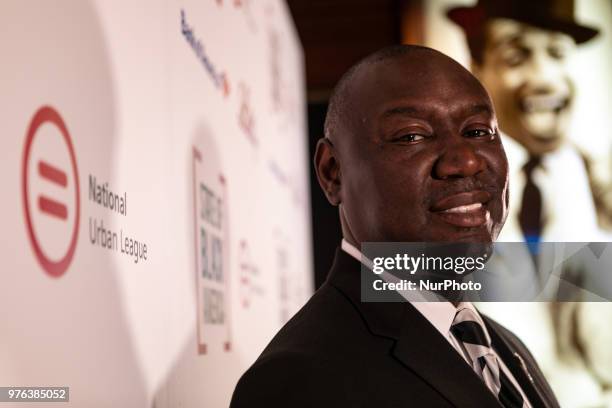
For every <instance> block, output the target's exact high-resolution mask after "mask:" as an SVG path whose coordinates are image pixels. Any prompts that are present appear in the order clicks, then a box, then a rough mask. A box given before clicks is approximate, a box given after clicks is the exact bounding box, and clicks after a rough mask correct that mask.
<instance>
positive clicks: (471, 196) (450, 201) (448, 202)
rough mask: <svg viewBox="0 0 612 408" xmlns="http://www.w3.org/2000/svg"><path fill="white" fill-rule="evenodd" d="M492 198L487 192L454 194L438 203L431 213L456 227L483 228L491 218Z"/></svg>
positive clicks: (433, 206) (432, 207)
mask: <svg viewBox="0 0 612 408" xmlns="http://www.w3.org/2000/svg"><path fill="white" fill-rule="evenodd" d="M491 198H492V196H491V194H490V193H488V192H486V191H469V192H463V193H458V194H453V195H450V196H446V197H444V198H442V199H440V200H438V201H436V202H435V203H434V205H432V206H431V211H432V212H433V213H434V214H435V215H436V216H438V217H439V218H441V219H442V220H443V221H444V222H446V223H448V224H451V225H454V226H456V227H463V228H474V227H481V226H483V225H486V224H487V222H488V221H489V219H490V217H491V215H490V214H489V210H488V209H487V203H488V202H489V201H490V200H491Z"/></svg>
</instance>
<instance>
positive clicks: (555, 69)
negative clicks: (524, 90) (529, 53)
mask: <svg viewBox="0 0 612 408" xmlns="http://www.w3.org/2000/svg"><path fill="white" fill-rule="evenodd" d="M566 68H567V67H566V64H564V63H563V62H560V61H556V60H555V59H553V58H552V57H551V56H549V55H548V54H547V53H545V52H536V53H534V55H533V57H532V58H531V64H530V82H531V86H532V87H536V88H542V89H549V88H551V89H554V88H555V87H556V86H558V83H559V81H560V80H561V79H562V78H564V77H565V76H566V74H567V73H566Z"/></svg>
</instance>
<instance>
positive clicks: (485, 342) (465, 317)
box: [450, 306, 527, 408]
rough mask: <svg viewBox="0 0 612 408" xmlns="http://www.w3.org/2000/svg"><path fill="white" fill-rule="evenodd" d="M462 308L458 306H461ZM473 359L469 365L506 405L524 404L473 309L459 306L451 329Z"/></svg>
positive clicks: (518, 405) (507, 406) (513, 406)
mask: <svg viewBox="0 0 612 408" xmlns="http://www.w3.org/2000/svg"><path fill="white" fill-rule="evenodd" d="M460 307H461V306H460ZM450 331H451V333H452V334H453V335H454V336H455V338H456V339H457V340H459V341H460V342H461V343H462V344H463V346H464V349H465V351H466V352H467V354H468V355H469V357H470V360H471V361H472V368H473V369H474V371H476V374H478V376H479V377H480V378H482V380H483V381H484V383H485V384H486V385H487V387H489V389H490V390H491V391H492V392H493V394H495V395H496V396H497V398H498V399H499V401H500V402H501V404H502V405H503V406H504V407H506V408H510V407H512V408H519V407H520V408H522V407H526V406H527V405H526V404H525V403H524V401H523V397H522V396H521V393H520V392H519V391H518V390H517V389H516V387H515V386H514V385H513V384H512V382H510V379H509V378H508V377H507V376H506V374H504V372H503V370H502V369H501V367H500V365H499V362H498V361H497V357H496V356H495V354H494V353H493V349H492V348H491V338H490V337H489V333H487V331H486V329H485V328H484V327H483V326H482V325H481V323H480V319H479V318H478V316H477V315H476V312H475V311H474V310H472V309H470V308H467V307H464V308H460V309H459V310H458V311H457V314H456V315H455V320H453V324H452V326H451V329H450Z"/></svg>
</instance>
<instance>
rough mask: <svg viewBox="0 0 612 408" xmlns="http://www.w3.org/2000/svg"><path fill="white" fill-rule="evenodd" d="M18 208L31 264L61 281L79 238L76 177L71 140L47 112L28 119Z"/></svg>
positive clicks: (59, 119) (45, 109) (43, 109)
mask: <svg viewBox="0 0 612 408" xmlns="http://www.w3.org/2000/svg"><path fill="white" fill-rule="evenodd" d="M22 193H23V207H24V213H25V219H26V226H27V230H28V237H29V238H30V243H31V245H32V249H33V251H34V254H35V255H36V258H37V260H38V262H39V263H40V265H41V266H42V268H43V269H44V271H45V272H46V273H47V274H48V275H49V276H52V277H55V278H58V277H60V276H62V275H63V274H64V273H65V272H66V270H67V269H68V266H69V265H70V262H71V261H72V258H73V256H74V252H75V249H76V245H77V238H78V235H79V217H80V201H79V196H80V194H79V174H78V170H77V162H76V157H75V154H74V148H73V146H72V141H71V139H70V134H69V133H68V129H67V127H66V124H65V123H64V120H63V119H62V117H61V116H60V114H59V113H58V112H57V111H56V110H55V109H54V108H52V107H50V106H43V107H41V108H40V109H39V110H38V111H37V112H36V113H35V114H34V116H33V117H32V120H31V121H30V125H29V127H28V130H27V134H26V141H25V147H24V151H23V160H22Z"/></svg>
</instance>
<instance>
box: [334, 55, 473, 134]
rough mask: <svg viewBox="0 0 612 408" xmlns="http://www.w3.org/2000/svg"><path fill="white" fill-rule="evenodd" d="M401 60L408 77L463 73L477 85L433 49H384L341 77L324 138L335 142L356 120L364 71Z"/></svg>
mask: <svg viewBox="0 0 612 408" xmlns="http://www.w3.org/2000/svg"><path fill="white" fill-rule="evenodd" d="M399 59H405V60H406V61H405V62H404V63H403V64H402V66H403V67H404V68H405V69H406V75H411V74H416V75H415V77H418V76H420V75H419V72H421V73H422V72H423V71H427V72H428V73H430V74H431V75H432V76H434V75H436V73H438V74H439V73H442V75H444V72H445V71H454V72H455V73H457V72H460V73H461V74H462V75H464V76H465V77H466V78H470V79H472V80H473V81H474V82H475V83H478V81H477V80H476V79H475V78H473V76H472V74H471V73H470V72H469V71H468V70H466V69H465V68H464V67H463V66H461V65H460V64H459V63H458V62H456V61H455V60H453V59H452V58H450V57H448V56H446V55H445V54H442V53H441V52H439V51H436V50H434V49H432V48H428V47H423V46H420V45H408V44H401V45H392V46H388V47H385V48H382V49H380V50H378V51H376V52H374V53H372V54H370V55H368V56H367V57H365V58H363V59H362V60H360V61H359V62H357V63H356V64H355V65H353V66H352V67H351V68H350V69H349V70H348V71H347V72H346V73H345V74H344V75H342V77H341V78H340V80H339V81H338V83H337V84H336V86H335V87H334V90H333V92H332V94H331V96H330V99H329V104H328V109H327V115H326V117H325V126H324V134H325V137H327V138H329V139H330V140H333V139H335V138H336V137H338V136H336V135H338V134H339V133H341V132H342V130H343V129H344V130H346V127H347V126H348V125H349V124H350V123H351V122H352V121H353V120H355V119H357V118H354V117H353V115H354V114H355V110H354V105H355V98H354V97H355V95H354V92H353V91H354V90H355V88H356V87H359V86H360V85H362V84H363V80H364V75H363V73H364V71H368V70H375V66H376V65H377V64H381V63H389V62H392V61H397V60H399ZM410 68H413V69H410ZM366 76H367V74H366ZM369 76H370V78H369V79H374V80H375V76H374V77H373V76H372V75H369ZM415 80H422V78H415ZM478 84H479V83H478ZM479 85H480V84H479ZM483 90H484V89H483Z"/></svg>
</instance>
